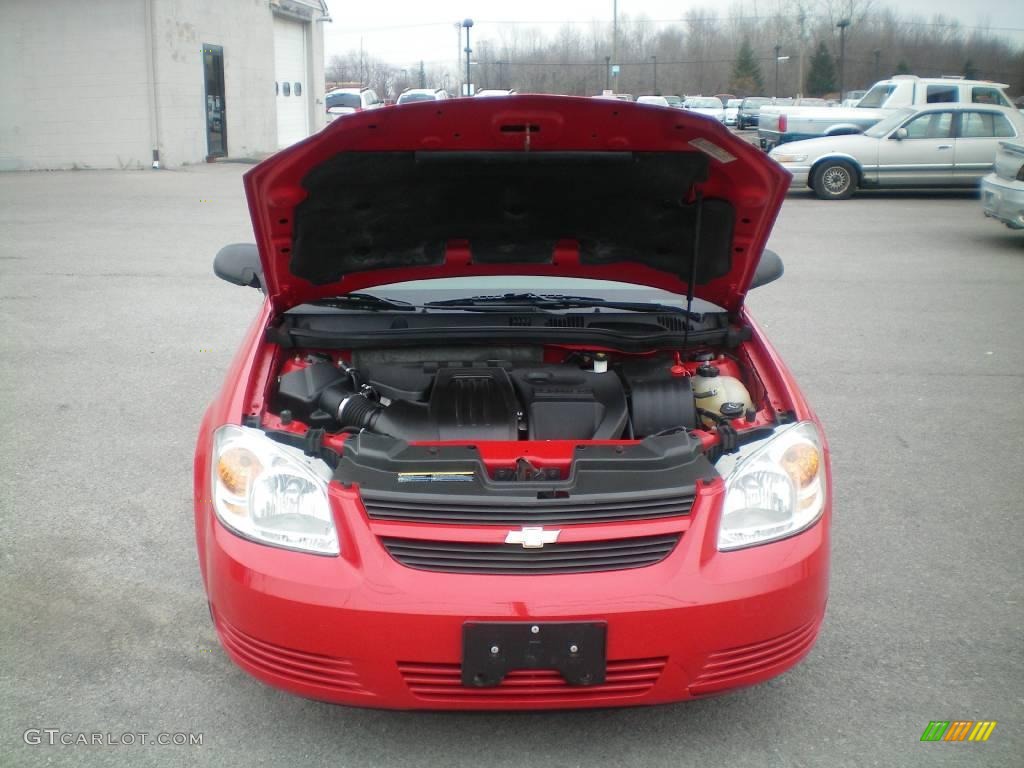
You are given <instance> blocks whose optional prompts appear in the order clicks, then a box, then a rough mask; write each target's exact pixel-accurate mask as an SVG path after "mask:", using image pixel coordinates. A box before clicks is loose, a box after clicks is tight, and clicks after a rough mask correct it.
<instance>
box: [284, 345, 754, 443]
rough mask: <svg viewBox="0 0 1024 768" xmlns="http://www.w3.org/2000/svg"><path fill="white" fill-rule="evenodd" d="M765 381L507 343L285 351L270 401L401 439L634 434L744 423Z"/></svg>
mask: <svg viewBox="0 0 1024 768" xmlns="http://www.w3.org/2000/svg"><path fill="white" fill-rule="evenodd" d="M751 391H753V392H754V395H755V397H756V398H757V399H758V400H763V398H764V392H763V387H762V386H761V385H760V384H759V382H758V381H757V380H756V376H755V375H752V373H751V370H750V369H749V367H744V366H742V365H741V363H740V360H739V358H737V357H735V356H734V355H730V354H725V353H722V352H719V353H717V354H716V353H715V352H714V351H711V350H701V351H699V352H696V353H692V354H689V355H687V356H686V357H685V358H683V357H682V356H681V355H680V354H679V353H675V352H671V353H653V354H626V353H618V352H615V351H612V350H580V349H574V348H563V347H551V346H540V345H536V346H532V345H508V346H500V347H499V346H495V347H485V346H477V347H451V348H444V347H442V348H423V349H419V350H414V349H401V348H400V349H359V350H352V351H350V352H347V353H346V352H336V351H330V352H308V353H306V354H302V353H299V354H294V355H293V356H291V357H290V358H289V359H288V360H287V361H286V362H285V363H284V364H283V365H282V366H281V369H280V372H279V375H278V376H277V378H276V385H275V386H274V387H273V390H272V392H271V397H270V411H271V413H273V414H275V415H276V416H277V418H278V419H279V420H280V423H281V424H282V425H284V426H288V427H290V428H292V429H293V430H294V426H293V425H296V423H298V424H300V425H304V426H305V427H306V428H309V429H322V430H324V431H325V432H326V433H349V434H354V433H360V432H367V433H370V434H375V435H381V436H386V437H391V438H394V439H396V440H401V441H405V442H408V443H420V442H422V443H433V442H478V441H498V442H519V441H553V440H572V441H611V440H642V439H644V438H647V437H650V436H654V435H661V434H666V433H670V432H673V431H687V430H707V431H709V432H714V431H715V430H718V429H719V428H721V427H723V426H724V427H728V426H729V425H731V424H736V425H739V426H741V427H742V426H743V425H752V424H754V423H755V421H759V419H758V411H759V408H758V407H756V406H755V404H754V402H755V401H754V400H753V399H752V397H751Z"/></svg>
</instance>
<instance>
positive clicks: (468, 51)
mask: <svg viewBox="0 0 1024 768" xmlns="http://www.w3.org/2000/svg"><path fill="white" fill-rule="evenodd" d="M462 26H463V27H465V28H466V96H472V95H473V94H472V93H471V85H470V79H469V54H471V53H472V52H473V49H472V48H470V47H469V30H470V29H472V27H473V20H472V19H463V20H462Z"/></svg>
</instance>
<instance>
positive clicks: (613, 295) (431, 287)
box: [361, 275, 721, 312]
mask: <svg viewBox="0 0 1024 768" xmlns="http://www.w3.org/2000/svg"><path fill="white" fill-rule="evenodd" d="M361 293H365V294H369V295H371V296H377V297H380V298H386V299H394V300H397V301H407V302H409V303H411V304H420V305H422V304H426V303H427V302H429V301H444V300H448V299H459V298H468V297H470V296H480V295H499V296H500V295H504V294H506V293H536V294H563V293H565V294H572V295H574V296H587V297H591V298H595V299H608V300H610V301H633V302H650V303H657V304H668V305H671V306H674V307H679V308H680V309H683V308H685V307H686V297H685V296H680V295H678V294H675V293H672V292H670V291H664V290H661V289H659V288H650V287H648V286H646V285H636V284H635V283H620V282H617V281H614V280H592V279H590V278H583V277H538V276H532V275H521V276H509V275H501V276H494V277H486V276H480V277H441V278H436V279H433V280H410V281H407V282H401V283H388V284H386V285H378V286H374V287H372V288H366V289H365V290H363V291H361ZM693 308H694V311H696V312H718V311H721V308H720V307H718V306H716V305H714V304H712V303H710V302H707V301H701V300H700V299H696V298H695V299H694V300H693Z"/></svg>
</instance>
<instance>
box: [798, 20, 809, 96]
mask: <svg viewBox="0 0 1024 768" xmlns="http://www.w3.org/2000/svg"><path fill="white" fill-rule="evenodd" d="M799 19H800V59H799V64H798V65H797V70H796V97H797V98H798V99H799V98H802V97H803V95H804V48H805V47H806V45H807V26H806V25H807V14H806V13H804V9H803V7H802V6H801V8H800V16H799Z"/></svg>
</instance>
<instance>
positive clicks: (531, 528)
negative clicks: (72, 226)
mask: <svg viewBox="0 0 1024 768" xmlns="http://www.w3.org/2000/svg"><path fill="white" fill-rule="evenodd" d="M787 185H788V176H787V174H786V173H785V172H784V171H783V170H782V169H781V168H780V167H779V166H778V165H777V164H776V163H774V162H773V161H772V160H771V159H769V158H768V157H766V156H765V155H764V154H763V153H761V152H760V151H759V150H757V149H755V148H754V147H753V146H751V145H749V144H747V143H745V142H743V141H740V140H738V139H736V138H734V137H733V136H732V135H730V133H729V132H728V131H727V130H726V129H725V128H724V127H722V126H721V125H719V124H718V123H716V122H712V121H709V120H707V119H705V118H702V117H700V116H696V115H692V114H688V113H686V112H680V111H678V110H670V109H656V108H651V107H646V106H643V105H640V106H637V105H634V104H626V103H619V102H611V101H604V100H599V99H574V98H567V97H551V96H512V97H509V98H505V99H457V100H452V101H449V102H445V103H443V104H436V103H422V104H410V105H408V106H403V107H402V108H400V109H398V108H395V109H382V110H378V111H374V112H366V113H360V114H356V115H352V116H351V117H349V118H346V119H345V120H339V121H337V122H335V123H333V124H332V125H331V126H329V127H328V128H327V129H326V130H324V131H322V132H321V133H319V134H316V135H315V136H312V137H310V138H309V139H308V140H306V141H303V142H301V143H299V144H297V145H295V146H293V147H290V148H288V149H286V150H284V151H282V152H280V153H278V154H277V155H274V156H273V157H271V158H269V159H267V160H265V161H264V162H262V163H261V164H260V165H258V166H256V167H255V168H253V169H252V170H250V171H249V172H248V173H247V174H246V176H245V189H246V194H247V196H248V201H249V209H250V213H251V215H252V221H253V228H254V231H255V236H256V245H235V246H228V247H226V248H224V249H223V250H222V251H221V252H220V253H219V254H218V255H217V258H216V260H215V263H214V269H215V272H216V273H217V274H218V275H219V276H220V277H223V278H225V279H227V280H229V281H231V282H234V283H237V284H239V285H251V286H254V287H257V288H259V289H260V290H261V291H262V292H263V293H264V294H265V301H264V303H263V307H262V309H261V311H260V312H259V313H258V315H257V317H256V319H255V320H254V322H253V324H252V326H251V328H250V329H249V332H248V334H247V336H246V338H245V341H244V342H243V344H242V347H241V349H240V350H239V352H238V354H237V356H236V357H235V360H234V362H233V363H232V365H231V369H230V371H229V372H228V375H227V379H226V381H225V383H224V386H223V389H222V390H221V392H220V394H219V395H218V396H217V398H216V399H215V400H214V402H213V403H212V405H211V406H210V408H209V410H208V411H207V413H206V415H205V418H204V419H203V422H202V426H201V428H200V431H199V439H198V444H197V449H196V460H195V523H196V539H197V544H198V549H199V563H200V567H201V569H202V575H203V579H204V582H205V585H206V591H207V595H208V599H209V604H210V609H211V613H212V616H213V620H214V622H215V624H216V628H217V633H218V635H219V637H220V640H221V642H222V644H223V646H224V648H225V650H226V651H227V653H228V655H230V657H231V658H232V659H233V660H234V661H235V662H236V663H237V664H238V665H239V666H240V667H242V668H243V669H244V670H246V671H247V672H249V673H250V674H252V675H253V676H255V677H257V678H258V679H260V680H262V681H264V682H266V683H268V684H270V685H273V686H276V687H279V688H283V689H285V690H288V691H291V692H294V693H297V694H299V695H302V696H308V697H311V698H315V699H321V700H325V701H331V702H337V703H343V704H352V705H359V706H369V707H389V708H410V709H412V708H417V709H419V708H422V709H540V708H566V707H599V706H600V707H606V706H623V705H637V704H654V703H660V702H670V701H678V700H682V699H690V698H695V697H700V696H704V695H708V694H713V693H718V692H721V691H725V690H728V689H732V688H736V687H739V686H745V685H751V684H754V683H758V682H761V681H763V680H767V679H769V678H771V677H774V676H776V675H778V674H780V673H781V672H783V671H785V670H786V669H789V668H790V667H792V666H793V665H794V664H796V663H797V662H798V661H799V660H800V659H802V658H803V657H804V656H805V655H806V654H807V653H808V651H809V650H810V649H811V647H812V646H813V644H814V642H815V639H816V637H817V635H818V631H819V628H820V626H821V622H822V618H823V614H824V611H825V603H826V599H827V592H828V563H829V527H830V518H831V495H830V491H831V485H830V474H829V454H828V448H827V445H826V442H825V438H824V435H823V434H822V430H821V427H820V425H819V423H818V420H817V418H816V417H815V415H814V413H813V411H812V410H811V408H810V406H809V405H808V404H807V402H806V401H805V400H804V397H803V395H801V393H800V391H799V389H798V388H797V385H796V383H795V382H794V380H793V377H792V376H791V375H790V373H789V371H788V370H787V369H786V367H785V365H784V363H783V362H782V360H781V359H780V358H779V356H778V354H777V353H776V352H775V351H774V350H773V349H772V347H771V345H770V344H769V342H768V341H767V339H766V338H765V337H764V335H763V333H762V331H761V330H760V329H759V328H758V326H757V325H756V324H755V323H754V321H753V320H752V319H751V317H750V315H749V314H748V312H747V311H746V309H745V308H744V305H743V301H744V296H745V294H746V293H747V291H748V290H749V289H750V288H752V287H755V286H757V285H761V284H763V283H766V282H769V281H771V280H773V279H775V278H776V277H778V276H779V275H781V273H782V264H781V262H780V260H779V258H778V257H777V256H776V255H775V254H773V253H771V252H769V251H766V250H765V248H764V247H765V242H766V240H767V238H768V235H769V232H770V231H771V228H772V225H773V223H774V220H775V217H776V214H777V212H778V210H779V207H780V205H781V204H782V200H783V196H784V193H785V191H786V188H787Z"/></svg>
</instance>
